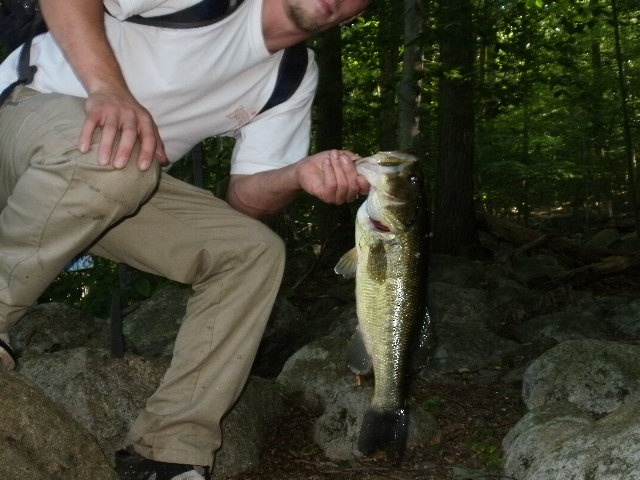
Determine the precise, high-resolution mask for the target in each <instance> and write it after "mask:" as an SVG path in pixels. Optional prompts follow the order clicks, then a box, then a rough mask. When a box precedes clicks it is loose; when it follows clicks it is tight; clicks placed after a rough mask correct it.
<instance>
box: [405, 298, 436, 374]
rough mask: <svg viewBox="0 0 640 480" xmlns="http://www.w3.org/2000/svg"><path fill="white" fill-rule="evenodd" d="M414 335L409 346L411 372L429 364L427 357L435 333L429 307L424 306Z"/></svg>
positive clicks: (433, 346)
mask: <svg viewBox="0 0 640 480" xmlns="http://www.w3.org/2000/svg"><path fill="white" fill-rule="evenodd" d="M416 334H417V335H416V337H415V340H414V342H413V345H412V346H411V349H412V350H411V365H410V369H411V371H412V372H414V373H417V372H419V371H420V370H422V369H423V368H424V367H426V366H427V365H428V364H429V359H430V357H431V355H432V353H433V349H434V348H435V334H434V332H433V323H432V322H431V316H430V315H429V309H428V308H426V307H425V309H424V316H423V318H422V324H421V325H420V329H419V330H417V332H416Z"/></svg>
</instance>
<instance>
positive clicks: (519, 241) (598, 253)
mask: <svg viewBox="0 0 640 480" xmlns="http://www.w3.org/2000/svg"><path fill="white" fill-rule="evenodd" d="M478 222H479V228H480V229H483V230H485V231H487V232H488V233H490V234H492V235H494V236H495V237H498V238H501V239H503V240H506V241H507V242H509V243H512V244H514V245H517V246H519V248H517V249H515V250H514V251H513V252H511V253H510V254H509V257H510V259H513V258H515V257H516V256H517V255H519V254H522V253H523V252H525V251H528V250H532V249H533V248H538V247H544V248H546V249H547V250H550V251H552V252H554V253H556V254H558V255H560V256H561V257H562V258H561V261H563V263H565V264H567V265H569V266H574V267H581V266H584V265H589V264H592V263H597V262H601V261H602V260H603V259H605V258H607V257H613V256H617V255H619V253H620V252H616V251H613V250H609V249H605V248H596V247H590V246H588V245H580V244H578V243H575V242H572V241H571V240H569V239H567V238H565V237H561V236H559V235H554V234H550V233H542V232H540V231H538V230H535V229H532V228H528V227H524V226H522V225H518V224H516V223H513V222H509V221H507V220H504V219H501V218H497V217H492V216H481V217H479V221H478Z"/></svg>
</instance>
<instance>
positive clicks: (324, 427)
mask: <svg viewBox="0 0 640 480" xmlns="http://www.w3.org/2000/svg"><path fill="white" fill-rule="evenodd" d="M372 396H373V386H372V385H367V386H362V385H340V386H339V387H338V388H336V390H335V392H334V395H333V397H332V398H331V399H330V400H329V402H328V405H327V408H326V410H325V411H324V412H323V413H322V415H321V416H320V417H318V419H317V420H316V422H315V424H314V427H313V440H314V442H315V443H316V444H318V445H319V446H320V447H321V448H322V451H323V452H324V454H325V455H326V456H327V457H328V458H329V459H331V460H334V461H341V460H353V459H357V458H361V457H362V453H360V452H359V451H358V438H359V435H360V429H361V427H362V419H363V418H364V414H365V412H366V411H367V408H368V407H369V405H370V403H371V397H372ZM408 412H409V434H408V438H407V448H412V447H417V446H419V445H424V444H425V443H427V442H428V441H429V439H431V438H433V437H434V435H435V433H436V431H437V422H436V420H435V418H434V417H433V415H432V414H430V413H429V412H427V411H426V410H424V409H423V408H421V407H420V406H419V405H415V404H413V403H412V402H409V406H408Z"/></svg>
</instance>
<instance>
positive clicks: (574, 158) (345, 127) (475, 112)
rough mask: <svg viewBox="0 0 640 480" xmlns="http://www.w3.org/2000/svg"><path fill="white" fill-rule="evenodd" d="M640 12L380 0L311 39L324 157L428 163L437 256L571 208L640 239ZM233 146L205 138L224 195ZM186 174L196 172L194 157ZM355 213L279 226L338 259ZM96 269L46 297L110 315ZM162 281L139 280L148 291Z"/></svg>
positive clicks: (322, 210) (586, 5) (584, 3)
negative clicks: (481, 224)
mask: <svg viewBox="0 0 640 480" xmlns="http://www.w3.org/2000/svg"><path fill="white" fill-rule="evenodd" d="M639 10H640V7H639V6H638V4H637V2H636V1H635V0H559V1H554V2H545V1H544V0H523V1H491V0H482V1H472V0H450V1H449V0H447V1H442V2H434V1H431V0H423V1H421V2H418V1H415V0H403V1H402V2H399V1H395V0H377V1H376V2H374V4H373V5H372V7H371V8H370V10H369V11H368V12H367V13H366V15H365V16H364V17H363V18H361V19H359V20H357V21H355V22H353V24H351V25H348V26H345V27H343V28H342V29H341V30H339V31H334V32H330V33H327V34H325V35H324V36H322V37H320V38H318V39H317V40H316V41H314V42H313V43H312V44H310V45H309V46H310V47H311V48H313V49H314V50H315V51H316V54H317V58H318V62H319V64H320V67H321V71H322V74H321V78H320V87H319V91H318V95H317V98H316V108H315V115H314V145H313V149H314V150H321V149H325V148H339V147H344V148H348V149H351V150H354V151H356V152H358V153H360V154H361V155H368V154H372V153H375V152H376V151H378V150H384V149H405V150H412V151H413V152H415V153H417V154H418V156H419V157H420V158H421V160H422V162H423V170H424V172H425V174H426V175H425V176H426V178H427V181H428V188H429V196H430V201H431V206H432V209H433V222H432V228H433V232H434V242H433V249H434V251H436V252H441V253H449V254H461V253H468V252H477V251H478V249H477V248H475V247H476V246H477V244H478V233H477V224H476V217H477V213H482V214H484V215H489V216H499V217H502V218H504V219H507V220H509V221H512V222H516V223H521V224H522V225H525V226H531V227H536V226H537V222H538V220H539V219H540V216H541V215H550V214H555V215H558V214H562V215H565V216H571V217H572V218H573V219H574V220H575V221H577V222H579V223H580V228H581V229H582V230H583V231H584V232H585V234H586V233H588V232H589V231H590V229H592V228H593V227H596V226H598V225H602V224H603V223H605V222H616V223H621V222H623V223H626V224H627V225H628V227H629V228H633V229H635V223H636V218H637V211H638V210H637V205H636V204H637V198H636V197H637V194H636V185H635V182H636V172H635V169H636V166H635V163H636V153H635V151H634V149H635V148H637V145H638V125H639V122H638V120H639V119H640V118H639V117H640V113H639V112H640V105H639V92H640V74H639V71H638V70H639V69H640V41H639V38H638V37H639V36H640V26H639V20H638V18H639V15H638V13H639V12H638V11H639ZM230 148H231V145H230V144H229V143H228V142H226V141H221V140H217V139H211V140H210V141H208V142H206V144H205V149H204V152H205V165H206V172H205V184H206V185H207V186H208V187H209V188H211V189H212V190H214V191H215V192H216V193H217V194H219V195H223V194H224V186H225V180H226V176H227V172H228V163H227V159H228V153H229V149H230ZM172 173H174V174H176V175H178V176H182V177H185V178H189V177H190V176H191V171H190V165H189V162H184V165H183V166H181V167H176V168H174V170H173V171H172ZM354 211H355V208H354V206H345V207H335V208H334V207H332V208H329V207H324V206H320V205H317V204H316V203H315V202H313V201H312V200H311V199H308V198H303V199H302V200H301V201H299V202H298V203H297V204H296V205H295V206H294V207H293V208H292V209H291V210H289V211H288V212H286V214H285V215H283V216H281V217H280V218H278V219H275V221H274V223H273V226H274V228H276V229H277V230H278V231H279V233H281V234H282V235H283V237H284V238H285V240H286V241H287V244H288V245H289V246H290V248H291V251H292V252H296V253H295V255H298V256H304V255H308V257H309V258H311V259H313V258H315V257H314V256H316V255H317V254H318V253H319V252H320V253H329V254H332V255H333V254H334V251H335V255H339V254H341V252H342V251H344V248H345V247H347V246H348V244H349V243H351V242H352V239H351V238H352V228H353V226H352V225H353V224H352V217H353V212H354ZM312 261H313V260H312ZM82 275H84V277H83V278H82V279H81V280H80V282H79V283H78V281H77V280H76V279H75V277H74V278H71V277H69V276H67V277H64V278H61V281H62V282H63V283H64V284H63V285H62V287H56V285H54V286H52V289H50V290H49V291H48V292H47V294H46V298H47V299H60V298H61V297H64V298H66V299H67V300H69V301H71V302H73V303H75V304H76V305H79V306H81V307H83V308H85V309H89V310H95V311H96V313H98V311H100V310H102V311H104V310H105V308H107V307H108V298H109V292H108V291H106V292H105V289H104V286H105V279H107V278H111V279H113V282H112V283H114V284H115V283H117V272H116V271H115V268H114V267H113V266H111V265H103V264H101V263H100V264H99V265H98V266H97V268H96V269H94V271H93V272H91V271H90V272H89V273H86V274H82ZM94 277H95V278H94ZM298 281H299V278H298V279H294V280H291V282H290V283H299V282H298ZM65 282H66V283H65ZM73 282H76V283H75V284H73V285H71V283H73ZM106 282H107V284H108V282H109V280H106ZM157 282H158V280H156V279H149V278H146V277H142V278H139V279H138V282H137V285H136V287H137V293H136V295H138V296H145V295H147V294H148V293H149V292H150V291H151V290H153V289H154V288H155V287H156V283H157ZM98 284H99V285H101V286H102V287H103V288H100V289H96V288H93V287H94V286H95V285H98ZM70 287H72V288H70ZM98 290H101V291H98ZM107 290H108V289H107ZM69 291H72V293H71V294H70V293H69ZM62 292H65V293H62Z"/></svg>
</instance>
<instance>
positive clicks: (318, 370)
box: [276, 337, 354, 413]
mask: <svg viewBox="0 0 640 480" xmlns="http://www.w3.org/2000/svg"><path fill="white" fill-rule="evenodd" d="M347 343H348V342H347V340H345V339H343V338H339V337H322V338H319V339H317V340H315V341H313V342H311V343H310V344H308V345H306V346H304V347H302V348H301V349H300V350H298V351H297V352H296V353H295V354H293V355H292V356H291V358H289V360H287V363H285V365H284V367H283V368H282V372H280V375H278V378H277V379H276V381H277V383H278V384H280V385H281V386H282V387H283V389H284V390H285V391H286V392H288V394H289V395H294V396H295V398H297V399H299V401H300V403H301V404H302V405H303V406H304V407H305V408H306V409H308V410H310V411H312V412H317V413H321V412H323V411H324V410H325V409H326V408H327V405H328V402H329V400H330V399H331V398H332V397H333V395H334V392H335V390H336V388H338V386H339V385H344V386H346V385H351V384H353V383H354V377H353V375H352V374H350V373H349V370H348V369H347V365H346V349H347Z"/></svg>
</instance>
